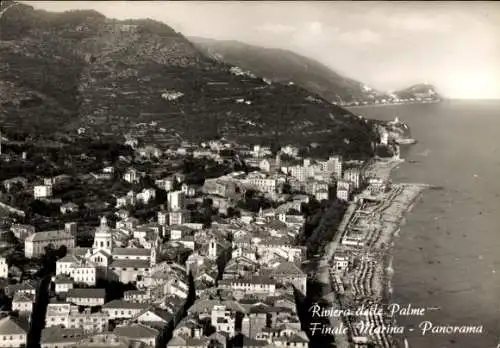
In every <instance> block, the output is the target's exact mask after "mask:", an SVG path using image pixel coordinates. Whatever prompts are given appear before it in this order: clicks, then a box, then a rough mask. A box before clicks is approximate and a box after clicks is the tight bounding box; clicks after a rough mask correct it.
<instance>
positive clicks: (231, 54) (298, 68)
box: [189, 37, 383, 103]
mask: <svg viewBox="0 0 500 348" xmlns="http://www.w3.org/2000/svg"><path fill="white" fill-rule="evenodd" d="M189 40H191V41H192V42H194V43H195V45H196V46H197V47H199V48H200V49H201V50H202V52H205V53H206V54H207V55H210V56H212V57H214V58H216V59H219V60H221V61H224V62H227V63H230V64H232V65H236V66H239V67H242V68H243V69H247V70H250V71H252V72H254V73H255V74H257V75H258V76H262V77H265V78H268V79H269V80H271V81H274V82H282V83H288V82H293V83H295V84H297V85H298V86H301V87H303V88H305V89H307V90H308V91H311V92H312V93H316V94H318V95H320V96H322V97H323V98H325V99H326V100H328V101H331V102H335V103H342V102H351V101H355V100H357V101H363V100H372V99H374V98H375V97H377V96H382V97H383V94H382V93H380V92H378V91H375V90H372V89H370V88H366V86H365V85H364V84H363V83H361V82H359V81H356V80H353V79H350V78H347V77H345V76H342V75H341V74H339V73H337V72H335V71H334V70H332V69H330V68H329V67H327V66H325V65H323V64H321V63H320V62H318V61H316V60H314V59H312V58H308V57H304V56H301V55H299V54H297V53H294V52H292V51H288V50H284V49H276V48H266V47H259V46H254V45H249V44H246V43H243V42H238V41H232V40H212V39H207V38H201V37H189Z"/></svg>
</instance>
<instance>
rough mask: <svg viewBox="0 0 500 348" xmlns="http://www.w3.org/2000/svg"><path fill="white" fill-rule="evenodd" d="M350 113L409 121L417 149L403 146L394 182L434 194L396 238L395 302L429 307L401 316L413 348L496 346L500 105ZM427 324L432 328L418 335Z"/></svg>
mask: <svg viewBox="0 0 500 348" xmlns="http://www.w3.org/2000/svg"><path fill="white" fill-rule="evenodd" d="M352 112H354V113H356V114H359V115H363V116H366V117H367V118H377V119H384V120H390V119H394V117H396V116H397V117H399V119H400V120H402V121H404V122H406V123H407V124H408V125H409V126H410V129H411V133H412V136H413V137H414V138H415V139H417V140H418V143H417V144H414V145H411V146H408V147H406V148H404V149H402V151H401V155H402V157H404V158H405V159H406V162H405V163H404V164H402V165H401V166H400V167H398V168H397V169H396V170H395V171H394V172H393V173H392V179H393V181H394V182H416V183H426V184H431V185H435V186H436V187H437V189H434V190H427V191H425V192H424V194H423V195H422V196H421V198H420V199H419V201H418V202H417V203H416V204H415V206H414V207H413V209H412V211H411V212H409V213H408V214H407V215H406V218H405V221H404V223H403V225H402V226H401V230H400V233H399V236H398V237H397V239H396V241H395V250H394V254H393V256H394V257H393V269H394V275H393V279H392V288H393V294H392V302H393V303H397V304H398V305H400V306H401V307H406V306H408V305H411V306H412V307H413V308H424V309H425V311H424V312H423V314H424V315H422V316H417V315H412V316H404V315H399V316H398V317H397V322H398V324H401V325H404V326H405V334H406V336H407V337H408V341H409V344H410V347H412V348H415V347H416V348H434V347H436V348H444V347H449V348H490V347H491V348H495V347H497V344H498V343H500V101H469V100H452V101H443V102H441V103H436V104H412V105H392V106H376V107H361V108H355V109H352ZM423 322H429V323H430V324H431V325H432V327H433V328H435V331H434V332H432V329H429V330H428V331H427V332H426V333H425V334H424V332H423V331H422V326H421V325H424V324H422V323H423ZM428 325H429V324H427V327H429V326H428ZM445 326H456V327H475V330H474V331H475V333H446V329H443V328H442V327H445ZM437 328H439V331H436V330H437ZM480 328H482V330H479V329H480ZM481 331H482V332H481ZM448 332H450V331H448Z"/></svg>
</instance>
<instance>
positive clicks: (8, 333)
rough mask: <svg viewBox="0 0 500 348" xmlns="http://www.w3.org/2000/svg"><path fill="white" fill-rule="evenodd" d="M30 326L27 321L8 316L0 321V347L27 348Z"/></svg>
mask: <svg viewBox="0 0 500 348" xmlns="http://www.w3.org/2000/svg"><path fill="white" fill-rule="evenodd" d="M28 330H29V325H28V323H27V322H26V321H24V320H22V319H19V318H15V317H12V316H6V317H3V318H1V319H0V347H2V348H3V347H5V348H7V347H9V348H17V347H19V348H21V347H26V345H27V341H28Z"/></svg>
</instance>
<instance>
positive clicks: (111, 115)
mask: <svg viewBox="0 0 500 348" xmlns="http://www.w3.org/2000/svg"><path fill="white" fill-rule="evenodd" d="M0 57H1V58H0V76H2V78H1V83H0V89H1V91H2V93H0V111H1V113H0V118H1V121H2V124H3V127H4V128H10V129H15V130H22V131H25V132H30V133H33V134H52V133H54V132H64V133H66V134H76V132H75V130H76V129H78V128H81V127H84V128H86V129H87V132H88V133H95V134H104V135H108V136H111V137H116V138H118V139H120V140H121V139H123V136H124V135H125V134H127V133H133V134H134V135H135V136H137V137H139V138H140V137H142V138H143V139H146V140H147V141H149V142H155V143H168V142H170V141H174V140H175V141H178V140H181V139H196V140H199V139H205V138H206V137H213V136H225V137H227V138H235V139H245V141H248V142H252V141H254V142H257V141H258V142H261V141H262V140H269V141H271V140H273V141H275V142H276V141H277V142H280V143H310V142H313V141H314V142H317V143H319V144H320V145H321V144H324V146H325V147H328V149H329V151H330V150H331V151H336V152H339V153H340V154H342V155H344V156H346V157H366V156H370V155H371V153H372V143H373V141H375V140H376V138H377V135H376V133H375V132H374V131H373V125H372V124H371V122H369V121H366V120H363V119H360V118H358V117H356V116H354V115H353V114H352V113H351V112H349V111H347V110H345V109H342V108H340V107H338V106H335V105H331V104H330V103H328V102H327V101H325V100H324V99H322V98H321V97H319V96H317V95H314V94H312V93H311V92H309V91H306V90H304V89H303V88H300V87H298V86H287V85H282V84H268V83H266V82H265V81H264V80H262V79H261V78H258V77H255V76H253V75H251V74H247V73H245V72H242V71H241V70H239V69H236V68H234V67H232V66H230V65H227V64H225V63H222V62H220V61H217V60H215V59H212V58H211V57H208V56H206V55H205V54H203V53H202V52H200V51H199V50H198V49H197V48H196V47H195V46H194V45H193V44H192V43H191V42H189V41H188V40H187V39H186V38H185V37H184V36H182V34H180V33H177V32H176V31H175V30H173V29H172V28H170V27H169V26H167V25H165V24H163V23H161V22H157V21H153V20H150V19H144V20H127V21H118V20H114V19H108V18H106V17H105V16H103V15H101V14H99V13H97V12H95V11H83V10H82V11H70V12H63V13H50V12H46V11H40V10H35V9H33V8H32V7H31V6H27V5H24V4H18V3H17V4H16V5H15V6H11V7H10V8H8V9H7V10H6V11H4V12H3V17H2V20H1V21H0Z"/></svg>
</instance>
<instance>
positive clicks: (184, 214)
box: [168, 210, 190, 226]
mask: <svg viewBox="0 0 500 348" xmlns="http://www.w3.org/2000/svg"><path fill="white" fill-rule="evenodd" d="M188 222H190V212H189V210H176V211H170V212H169V213H168V224H169V225H170V226H173V225H183V224H185V223H188Z"/></svg>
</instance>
